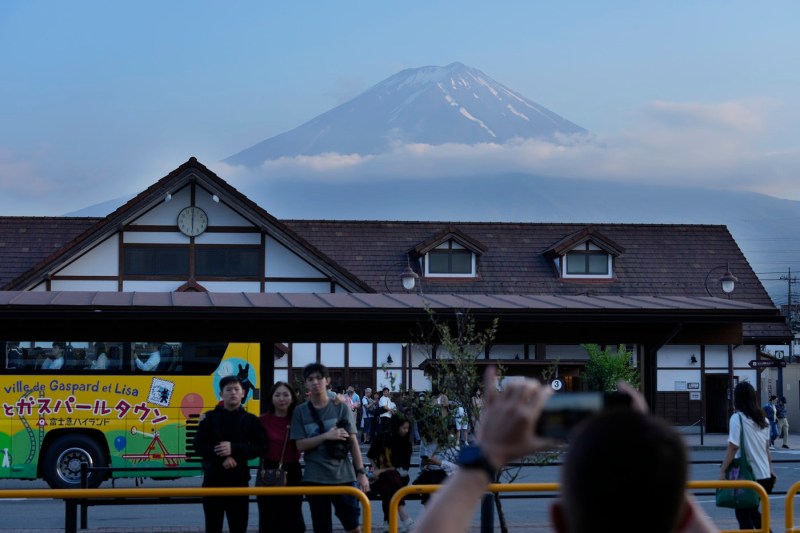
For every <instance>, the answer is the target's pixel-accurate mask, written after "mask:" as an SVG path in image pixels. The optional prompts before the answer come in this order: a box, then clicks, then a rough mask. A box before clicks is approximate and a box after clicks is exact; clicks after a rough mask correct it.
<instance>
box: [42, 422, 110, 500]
mask: <svg viewBox="0 0 800 533" xmlns="http://www.w3.org/2000/svg"><path fill="white" fill-rule="evenodd" d="M82 462H86V463H88V464H89V466H96V467H105V466H108V458H107V457H106V454H105V453H104V452H103V449H102V448H101V447H100V445H99V444H98V443H97V441H95V440H94V439H92V438H91V437H89V436H87V435H65V436H63V437H58V439H57V440H56V441H55V442H54V443H53V444H52V445H51V446H50V447H49V448H48V449H47V453H45V455H44V463H43V465H42V477H43V478H44V480H45V481H46V482H47V484H48V485H50V487H51V488H54V489H75V488H79V487H80V486H81V463H82ZM105 476H106V474H105V472H90V473H89V479H88V483H89V488H91V489H94V488H97V487H99V486H100V484H101V483H102V482H103V480H104V479H105Z"/></svg>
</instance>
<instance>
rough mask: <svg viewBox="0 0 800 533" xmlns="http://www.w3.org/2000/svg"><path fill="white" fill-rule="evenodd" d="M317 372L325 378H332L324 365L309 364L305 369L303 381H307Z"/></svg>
mask: <svg viewBox="0 0 800 533" xmlns="http://www.w3.org/2000/svg"><path fill="white" fill-rule="evenodd" d="M317 372H319V375H320V376H322V377H323V378H329V377H331V375H330V373H329V372H328V367H327V366H325V365H323V364H322V363H309V364H307V365H306V366H305V367H303V381H305V380H307V379H308V377H309V376H310V375H311V374H315V373H317Z"/></svg>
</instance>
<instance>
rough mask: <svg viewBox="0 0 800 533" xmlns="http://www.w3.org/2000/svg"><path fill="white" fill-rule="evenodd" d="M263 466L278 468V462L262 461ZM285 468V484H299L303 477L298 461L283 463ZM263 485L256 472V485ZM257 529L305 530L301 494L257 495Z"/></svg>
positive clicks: (265, 532) (293, 532) (288, 532)
mask: <svg viewBox="0 0 800 533" xmlns="http://www.w3.org/2000/svg"><path fill="white" fill-rule="evenodd" d="M264 467H265V468H278V463H276V462H273V461H264ZM283 469H284V470H286V485H287V486H289V487H295V486H298V485H300V480H301V478H302V477H303V472H302V469H301V468H300V463H284V464H283ZM261 486H263V485H262V484H261V482H260V480H259V478H258V475H257V474H256V487H261ZM257 499H258V531H259V532H260V533H269V532H270V531H281V532H285V533H297V532H302V531H305V530H306V524H305V521H304V520H303V497H302V496H259V497H258V498H257Z"/></svg>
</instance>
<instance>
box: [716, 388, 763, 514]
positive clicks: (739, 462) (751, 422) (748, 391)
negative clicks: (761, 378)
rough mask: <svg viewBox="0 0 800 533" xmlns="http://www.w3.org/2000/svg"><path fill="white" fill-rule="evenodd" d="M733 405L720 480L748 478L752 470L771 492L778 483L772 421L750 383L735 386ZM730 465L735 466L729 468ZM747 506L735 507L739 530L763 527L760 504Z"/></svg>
mask: <svg viewBox="0 0 800 533" xmlns="http://www.w3.org/2000/svg"><path fill="white" fill-rule="evenodd" d="M733 406H734V407H735V408H736V412H735V413H733V415H732V416H731V419H730V422H729V424H728V427H729V428H730V430H729V433H728V449H727V451H726V452H725V458H724V459H723V460H722V466H721V468H720V479H732V478H734V477H733V476H734V475H735V476H736V477H735V478H734V479H747V478H748V475H749V470H752V476H753V477H754V478H755V481H756V482H758V484H760V485H761V486H763V487H764V489H765V490H766V491H767V494H769V493H771V492H772V487H773V486H774V484H775V472H774V470H773V469H772V457H771V455H770V452H769V421H768V420H767V418H766V417H765V416H764V411H763V410H762V409H761V407H760V406H759V405H758V402H756V391H755V389H754V388H753V386H752V385H751V384H750V383H748V382H746V381H742V382H740V383H739V384H738V385H736V388H735V389H734V391H733ZM731 466H733V468H731V469H730V470H729V467H731ZM737 467H738V468H737ZM750 493H751V494H752V493H753V491H750ZM744 505H745V506H746V508H739V507H740V506H741V505H736V506H735V512H736V520H738V522H739V529H760V528H761V512H760V511H759V509H758V503H756V504H755V507H750V505H752V504H744Z"/></svg>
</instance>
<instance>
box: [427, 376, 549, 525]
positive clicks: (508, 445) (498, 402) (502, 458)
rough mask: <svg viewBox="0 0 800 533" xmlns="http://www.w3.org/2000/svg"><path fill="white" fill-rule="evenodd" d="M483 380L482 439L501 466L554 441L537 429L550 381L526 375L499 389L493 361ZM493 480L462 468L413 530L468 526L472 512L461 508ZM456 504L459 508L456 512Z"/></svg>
mask: <svg viewBox="0 0 800 533" xmlns="http://www.w3.org/2000/svg"><path fill="white" fill-rule="evenodd" d="M483 383H484V391H485V395H486V402H485V405H484V407H483V410H482V412H481V426H480V432H479V434H478V445H479V447H480V448H481V450H482V451H483V454H484V455H485V456H486V458H487V459H488V460H489V462H490V463H491V464H492V465H493V466H494V467H495V468H496V469H499V468H502V467H503V466H504V465H505V464H506V463H507V462H508V461H511V460H514V459H517V458H519V457H522V456H524V455H527V454H529V453H531V452H535V451H537V450H541V449H544V448H546V447H547V446H548V445H549V444H550V442H549V441H546V440H544V439H541V438H539V437H537V436H536V435H535V434H534V429H535V428H536V422H537V420H538V419H539V416H540V415H541V413H542V409H543V408H544V404H545V403H546V402H547V398H549V397H550V395H551V394H552V390H551V389H550V388H549V387H543V386H542V385H540V384H539V382H537V381H534V380H530V379H526V380H523V381H515V382H513V383H509V384H508V386H506V387H505V389H504V390H503V391H502V392H499V393H498V392H497V370H496V369H495V368H494V367H493V366H490V367H488V368H487V369H486V372H485V374H484V381H483ZM492 481H494V480H492V479H489V475H488V474H487V473H486V472H485V471H483V470H481V469H464V468H459V469H458V470H457V471H456V473H455V474H453V475H452V476H450V477H449V478H448V479H447V481H446V482H445V484H444V486H443V487H442V488H441V489H440V490H439V491H437V492H436V494H434V496H433V498H432V499H431V502H430V503H429V504H428V509H427V510H426V511H425V514H423V515H422V516H423V517H422V520H421V521H419V522H417V524H416V526H415V528H414V531H418V532H427V531H436V532H437V533H461V532H463V531H466V530H467V527H468V526H469V523H470V522H471V521H472V513H471V512H462V511H463V510H465V509H474V508H475V507H476V506H477V504H478V501H479V500H480V499H481V497H482V496H483V494H484V493H485V492H486V485H487V484H488V483H491V482H492ZM454 509H459V511H460V512H458V513H453V512H452V511H453V510H454Z"/></svg>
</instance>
